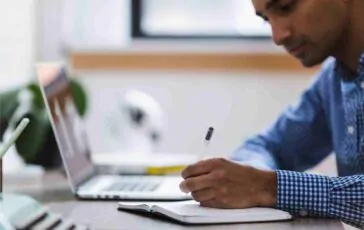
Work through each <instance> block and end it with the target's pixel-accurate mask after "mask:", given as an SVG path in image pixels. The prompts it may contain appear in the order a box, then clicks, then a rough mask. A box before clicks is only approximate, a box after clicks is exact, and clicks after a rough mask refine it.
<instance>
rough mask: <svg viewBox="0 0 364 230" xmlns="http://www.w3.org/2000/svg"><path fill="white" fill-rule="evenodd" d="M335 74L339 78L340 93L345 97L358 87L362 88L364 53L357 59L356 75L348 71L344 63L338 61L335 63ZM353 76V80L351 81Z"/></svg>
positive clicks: (363, 80)
mask: <svg viewBox="0 0 364 230" xmlns="http://www.w3.org/2000/svg"><path fill="white" fill-rule="evenodd" d="M334 71H335V74H337V75H338V76H339V77H340V78H341V91H342V92H343V93H344V94H345V95H347V94H349V93H350V92H352V91H354V90H355V89H357V88H358V87H363V82H364V52H363V53H362V54H361V55H360V57H359V65H358V69H357V72H356V73H353V72H352V71H351V70H349V69H348V68H347V67H346V66H345V65H344V63H342V62H341V61H339V60H336V62H335V68H334ZM353 74H355V78H354V79H353Z"/></svg>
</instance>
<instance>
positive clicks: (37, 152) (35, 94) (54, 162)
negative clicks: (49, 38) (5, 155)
mask: <svg viewBox="0 0 364 230" xmlns="http://www.w3.org/2000/svg"><path fill="white" fill-rule="evenodd" d="M70 87H71V92H72V94H73V98H74V100H75V105H76V109H77V111H78V113H79V114H80V116H84V115H85V114H86V110H87V96H86V92H85V90H84V88H83V87H82V85H81V84H80V83H79V82H78V81H76V80H75V79H74V78H71V80H70ZM24 92H27V94H29V95H31V100H30V101H31V103H30V104H29V106H27V107H26V109H25V111H22V112H21V115H20V116H18V117H16V122H20V120H21V118H23V117H28V118H29V119H30V123H29V125H28V127H27V128H26V129H25V130H24V132H23V133H22V134H21V136H20V137H19V139H18V140H17V141H16V144H15V146H16V149H17V152H18V153H19V155H20V156H21V157H22V158H23V159H24V161H25V162H26V163H30V164H38V165H41V166H43V167H45V168H54V167H58V166H60V164H61V160H60V155H59V152H58V147H57V144H56V140H55V137H54V134H53V131H52V129H51V124H50V120H49V116H48V114H47V111H46V108H45V104H44V100H43V97H42V94H41V91H40V88H39V86H38V84H37V83H35V82H30V83H29V84H27V85H25V86H22V87H18V88H15V89H12V90H9V91H6V92H3V93H0V138H1V136H2V135H3V132H4V131H5V130H6V127H7V126H8V124H9V122H10V120H11V119H14V117H13V116H14V113H15V112H16V111H17V108H18V106H19V97H20V96H21V94H22V93H24Z"/></svg>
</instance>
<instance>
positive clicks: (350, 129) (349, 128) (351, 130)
mask: <svg viewBox="0 0 364 230" xmlns="http://www.w3.org/2000/svg"><path fill="white" fill-rule="evenodd" d="M348 133H349V134H350V135H352V134H354V127H353V126H349V127H348Z"/></svg>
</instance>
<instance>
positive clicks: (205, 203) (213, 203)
mask: <svg viewBox="0 0 364 230" xmlns="http://www.w3.org/2000/svg"><path fill="white" fill-rule="evenodd" d="M200 205H201V206H202V207H207V208H220V205H219V203H218V202H217V201H216V200H215V199H211V200H206V201H202V202H200Z"/></svg>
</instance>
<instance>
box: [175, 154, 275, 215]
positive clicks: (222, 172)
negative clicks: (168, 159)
mask: <svg viewBox="0 0 364 230" xmlns="http://www.w3.org/2000/svg"><path fill="white" fill-rule="evenodd" d="M182 177H183V178H184V179H185V180H184V181H182V182H181V184H180V189H181V190H182V191H183V192H191V195H192V197H193V199H194V200H196V201H198V202H200V204H201V205H202V206H206V207H214V208H250V207H259V206H260V207H275V206H276V202H277V175H276V173H275V172H273V171H262V170H258V169H255V168H253V167H250V166H245V165H241V164H238V163H235V162H233V161H230V160H227V159H224V158H214V159H209V160H203V161H200V162H198V163H196V164H193V165H190V166H188V167H187V168H186V169H185V170H183V172H182Z"/></svg>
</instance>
